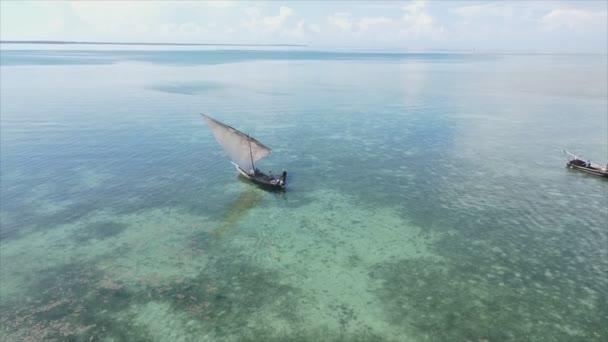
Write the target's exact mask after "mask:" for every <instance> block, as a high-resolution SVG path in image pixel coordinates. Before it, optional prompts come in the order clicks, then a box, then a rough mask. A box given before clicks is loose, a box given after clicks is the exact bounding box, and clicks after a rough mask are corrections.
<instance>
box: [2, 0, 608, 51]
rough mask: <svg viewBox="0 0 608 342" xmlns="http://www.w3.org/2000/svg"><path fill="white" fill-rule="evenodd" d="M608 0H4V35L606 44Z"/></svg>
mask: <svg viewBox="0 0 608 342" xmlns="http://www.w3.org/2000/svg"><path fill="white" fill-rule="evenodd" d="M607 13H608V1H607V0H597V1H552V0H543V1H532V0H530V1H526V0H523V1H424V0H422V1H421V0H412V1H373V2H372V1H322V2H321V1H13V0H2V1H0V39H1V40H64V41H111V42H163V43H230V44H304V45H308V46H310V47H312V48H338V49H340V48H357V49H370V50H383V49H384V50H404V51H427V50H465V51H470V50H475V51H497V52H562V53H581V52H583V53H589V52H590V53H606V52H608V15H607Z"/></svg>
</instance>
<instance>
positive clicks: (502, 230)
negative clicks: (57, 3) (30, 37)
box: [0, 50, 608, 341]
mask: <svg viewBox="0 0 608 342" xmlns="http://www.w3.org/2000/svg"><path fill="white" fill-rule="evenodd" d="M607 71H608V65H607V61H606V56H600V55H597V56H596V55H467V54H372V53H366V54H360V53H329V52H307V51H294V52H289V51H236V50H233V51H228V50H225V51H221V50H218V51H82V50H81V51H78V50H77V51H61V50H53V51H48V50H47V51H42V50H41V51H18V50H2V51H1V54H0V76H1V77H0V96H1V97H0V99H1V101H0V110H1V122H0V123H1V126H0V133H1V134H0V139H1V140H0V142H1V145H0V148H1V155H0V158H1V164H0V171H1V177H2V178H1V193H0V196H1V198H0V200H1V211H0V219H1V223H2V229H1V240H0V244H1V245H0V247H1V248H0V323H1V324H0V334H1V336H2V337H3V339H5V340H9V341H12V340H14V341H22V340H29V341H42V340H53V339H54V340H89V339H92V340H100V341H133V340H151V341H292V340H296V341H523V340H525V341H605V340H606V339H608V328H607V327H608V290H607V289H608V230H607V228H606V221H607V220H608V182H606V181H604V180H602V179H597V178H594V177H591V176H587V175H584V174H580V173H577V172H574V171H571V170H568V169H566V168H565V167H564V166H565V158H564V156H563V154H562V152H561V151H562V149H564V148H566V149H568V150H570V151H572V152H575V153H579V154H581V155H582V156H585V157H588V158H590V159H591V160H592V161H594V162H598V163H605V162H606V161H607V159H608V111H607V109H606V108H607V106H608V85H607V83H608V81H607V79H606V73H607ZM199 112H205V113H208V114H210V115H212V116H214V117H216V118H217V119H219V120H221V121H224V122H226V123H228V124H231V125H233V126H235V127H238V128H241V129H242V130H244V131H246V132H248V133H250V134H251V135H253V136H254V137H256V138H258V139H259V140H260V141H262V142H263V143H264V144H266V145H268V146H270V147H271V148H273V150H274V154H273V155H271V156H270V157H269V158H267V159H264V160H263V161H262V162H260V163H259V167H260V168H261V169H262V170H274V171H275V172H278V171H280V169H281V168H286V169H287V170H288V172H289V175H288V189H287V191H286V192H285V193H284V194H275V193H268V192H265V191H262V190H260V189H258V188H256V187H254V186H252V185H251V184H249V183H247V182H244V181H242V180H240V179H239V178H238V177H237V175H236V173H235V171H234V168H233V167H232V166H231V165H230V163H229V161H228V160H227V159H226V157H225V156H224V155H223V153H222V152H221V150H220V148H219V146H218V145H217V144H216V142H215V141H214V140H213V137H212V135H211V133H210V132H209V130H208V129H207V127H206V126H205V124H204V122H203V120H202V119H201V118H200V116H199V115H198V114H197V113H199Z"/></svg>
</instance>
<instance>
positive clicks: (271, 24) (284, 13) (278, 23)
mask: <svg viewBox="0 0 608 342" xmlns="http://www.w3.org/2000/svg"><path fill="white" fill-rule="evenodd" d="M292 14H293V10H292V9H291V8H289V7H287V6H281V8H279V15H277V16H274V17H265V18H264V19H263V20H262V22H263V23H264V26H265V28H266V29H267V30H270V31H277V30H279V29H280V28H281V27H282V26H283V24H284V23H285V21H287V18H289V16H291V15H292Z"/></svg>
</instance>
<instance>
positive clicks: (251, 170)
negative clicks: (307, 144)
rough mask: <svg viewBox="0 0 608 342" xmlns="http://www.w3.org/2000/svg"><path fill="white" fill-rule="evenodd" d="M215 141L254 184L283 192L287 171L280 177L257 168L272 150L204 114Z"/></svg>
mask: <svg viewBox="0 0 608 342" xmlns="http://www.w3.org/2000/svg"><path fill="white" fill-rule="evenodd" d="M201 115H202V116H203V118H205V121H206V122H207V126H209V129H210V130H211V133H213V136H214V137H215V140H217V142H218V144H220V146H222V148H223V149H224V151H225V152H226V154H227V155H228V157H230V159H231V161H232V165H234V167H235V168H236V169H237V171H238V172H239V173H240V174H241V175H242V176H243V177H245V178H247V179H248V180H250V181H252V182H253V183H255V184H257V185H260V186H262V187H265V188H269V189H276V190H282V189H284V188H285V182H286V181H287V171H285V170H283V172H282V173H281V175H280V176H279V177H274V176H272V175H267V174H265V173H263V172H262V171H260V170H258V169H257V168H256V167H255V162H257V161H259V160H260V159H262V158H264V157H267V156H268V155H270V153H271V152H272V151H271V150H270V148H268V147H267V146H265V145H264V144H262V143H261V142H259V141H257V140H255V139H254V138H252V137H250V136H249V134H245V133H243V132H241V131H239V130H238V129H236V128H234V127H231V126H228V125H226V124H223V123H221V122H219V121H217V120H215V119H214V118H212V117H210V116H208V115H206V114H202V113H201Z"/></svg>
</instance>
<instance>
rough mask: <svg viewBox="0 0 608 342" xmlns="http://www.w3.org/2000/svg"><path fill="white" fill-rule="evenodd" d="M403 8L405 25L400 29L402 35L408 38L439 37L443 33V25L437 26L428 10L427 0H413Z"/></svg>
mask: <svg viewBox="0 0 608 342" xmlns="http://www.w3.org/2000/svg"><path fill="white" fill-rule="evenodd" d="M403 10H404V11H405V14H404V15H403V18H402V21H403V23H404V24H405V25H404V27H402V28H401V30H400V33H401V35H403V36H405V37H408V38H422V37H428V38H438V37H440V36H441V35H442V34H443V32H444V29H443V27H435V25H434V22H433V18H432V17H431V15H430V14H428V12H427V11H426V1H424V0H415V1H411V2H410V3H409V4H407V5H406V6H404V7H403Z"/></svg>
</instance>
